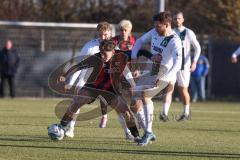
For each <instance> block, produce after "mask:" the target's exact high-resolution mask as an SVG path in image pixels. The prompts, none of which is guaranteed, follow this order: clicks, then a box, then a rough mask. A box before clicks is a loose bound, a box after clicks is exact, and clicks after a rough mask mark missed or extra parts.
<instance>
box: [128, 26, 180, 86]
mask: <svg viewBox="0 0 240 160" xmlns="http://www.w3.org/2000/svg"><path fill="white" fill-rule="evenodd" d="M149 42H150V43H151V53H152V54H153V55H156V54H161V55H162V61H161V65H163V66H164V67H165V68H167V71H166V73H165V75H164V76H163V77H162V78H161V80H164V81H171V80H172V79H174V78H175V77H176V73H177V72H178V71H179V70H180V68H181V63H182V44H181V39H180V38H179V36H178V35H177V34H176V33H175V32H172V34H171V35H170V36H160V35H159V34H158V33H157V31H156V30H155V28H153V29H152V30H150V31H149V32H147V33H145V34H144V35H143V36H141V37H140V38H139V39H137V41H136V43H135V45H134V47H133V50H132V54H131V55H132V58H136V57H137V53H138V51H139V49H140V48H141V46H142V45H143V44H146V43H149ZM158 78H159V76H158Z"/></svg>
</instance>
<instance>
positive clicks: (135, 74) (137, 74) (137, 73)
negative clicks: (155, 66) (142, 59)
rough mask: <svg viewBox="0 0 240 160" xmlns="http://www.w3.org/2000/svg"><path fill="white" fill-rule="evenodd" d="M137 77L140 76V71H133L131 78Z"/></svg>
mask: <svg viewBox="0 0 240 160" xmlns="http://www.w3.org/2000/svg"><path fill="white" fill-rule="evenodd" d="M139 76H140V71H139V70H135V71H133V77H134V78H137V77H139Z"/></svg>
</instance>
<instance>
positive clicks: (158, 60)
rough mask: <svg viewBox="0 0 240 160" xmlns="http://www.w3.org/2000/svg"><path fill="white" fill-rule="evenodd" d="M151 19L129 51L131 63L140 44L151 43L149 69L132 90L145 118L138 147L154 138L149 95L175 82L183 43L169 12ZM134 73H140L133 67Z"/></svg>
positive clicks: (134, 60) (137, 105)
mask: <svg viewBox="0 0 240 160" xmlns="http://www.w3.org/2000/svg"><path fill="white" fill-rule="evenodd" d="M153 20H154V26H155V28H153V29H151V30H150V31H149V32H147V33H145V34H144V35H143V36H141V37H140V38H139V39H137V41H136V43H135V46H134V47H133V50H132V63H136V62H137V61H138V60H137V53H138V51H139V49H140V48H141V47H142V45H143V44H146V43H149V42H150V43H151V53H152V55H151V57H150V58H151V60H152V61H153V63H152V70H151V72H150V73H145V74H144V75H142V76H141V77H140V78H139V80H138V81H137V86H136V87H135V88H134V92H133V96H134V98H135V99H134V101H133V102H134V103H133V105H135V108H137V109H138V108H141V107H142V106H141V105H142V104H143V111H144V118H145V119H142V120H143V124H144V125H145V126H144V130H145V131H144V136H143V137H142V139H141V140H140V141H139V142H138V144H139V145H141V146H143V145H147V144H148V143H149V142H150V141H151V140H153V139H155V135H154V133H153V131H152V123H153V110H154V105H153V101H152V98H153V97H154V96H155V95H157V94H158V93H159V92H161V91H163V90H164V89H165V88H166V87H168V86H171V84H174V82H175V79H176V73H177V72H178V71H179V70H180V68H181V61H182V44H181V40H180V38H179V37H178V35H177V34H176V33H174V32H173V31H172V27H171V23H172V15H171V13H170V12H168V11H166V12H161V13H159V14H156V15H155V16H154V17H153ZM136 64H137V63H136ZM132 65H133V64H132ZM135 67H136V66H135ZM135 67H133V68H135ZM134 75H135V76H139V72H138V71H137V70H136V71H135V72H134ZM141 101H142V102H141Z"/></svg>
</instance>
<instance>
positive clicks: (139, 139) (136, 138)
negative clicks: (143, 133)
mask: <svg viewBox="0 0 240 160" xmlns="http://www.w3.org/2000/svg"><path fill="white" fill-rule="evenodd" d="M141 139H142V138H141V137H139V136H137V137H134V142H136V143H139V142H140V141H141Z"/></svg>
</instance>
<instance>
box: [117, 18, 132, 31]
mask: <svg viewBox="0 0 240 160" xmlns="http://www.w3.org/2000/svg"><path fill="white" fill-rule="evenodd" d="M118 25H119V27H120V28H129V29H132V22H131V21H130V20H126V19H123V20H121V21H120V22H119V24H118Z"/></svg>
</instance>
